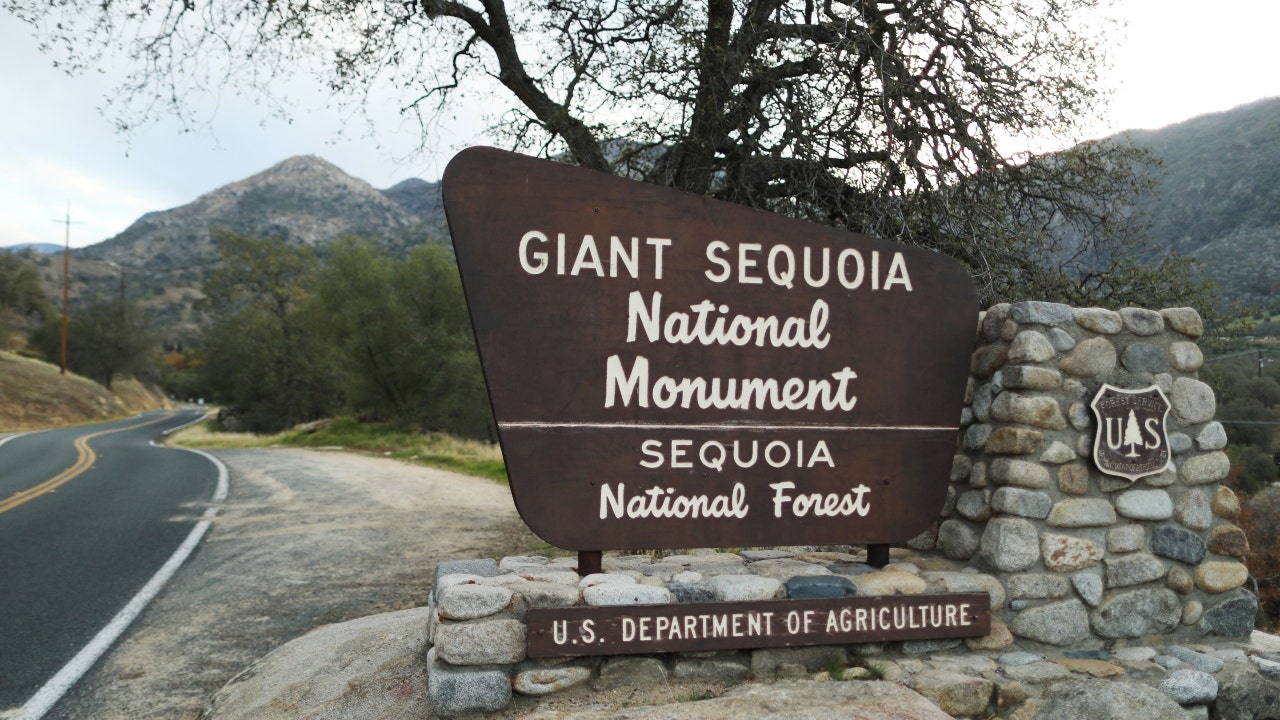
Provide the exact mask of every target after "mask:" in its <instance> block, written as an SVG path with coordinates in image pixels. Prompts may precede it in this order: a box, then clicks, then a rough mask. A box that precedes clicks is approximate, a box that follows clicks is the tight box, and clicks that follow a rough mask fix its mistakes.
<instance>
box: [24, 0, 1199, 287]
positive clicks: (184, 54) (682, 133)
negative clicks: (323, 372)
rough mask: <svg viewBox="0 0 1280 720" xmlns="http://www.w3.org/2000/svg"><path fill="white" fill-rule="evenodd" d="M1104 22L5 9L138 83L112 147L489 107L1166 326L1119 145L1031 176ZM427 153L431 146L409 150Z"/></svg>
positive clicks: (695, 3) (437, 1)
mask: <svg viewBox="0 0 1280 720" xmlns="http://www.w3.org/2000/svg"><path fill="white" fill-rule="evenodd" d="M1106 4H1107V2H1106V0H965V1H963V2H955V1H954V0H802V1H799V0H797V1H790V2H788V1H787V0H659V1H658V2H651V1H650V0H542V1H540V2H534V3H519V4H515V3H511V4H509V3H507V2H505V1H504V0H404V1H403V2H387V1H386V0H108V1H107V2H101V3H95V4H93V5H92V6H86V5H85V4H84V3H80V2H76V1H75V0H0V6H3V7H5V8H7V9H8V10H9V11H10V12H12V13H14V14H15V15H16V16H17V17H20V18H22V19H25V20H28V21H29V22H31V23H32V24H33V25H35V26H36V27H37V28H38V32H39V34H40V37H41V38H42V41H43V42H44V44H45V46H46V47H47V48H48V49H49V51H50V52H51V53H52V54H53V55H54V56H55V58H56V60H57V62H59V63H61V64H63V65H64V66H66V67H69V68H72V69H75V68H86V67H91V66H93V65H94V64H95V63H97V62H98V61H99V59H100V58H101V57H103V56H104V55H106V54H111V55H113V56H115V55H124V56H126V57H127V58H128V59H129V61H130V66H131V67H132V68H133V72H132V74H131V75H130V76H129V79H128V81H127V82H126V83H125V85H124V87H123V88H121V90H120V92H119V93H117V94H116V95H114V96H113V97H114V99H116V100H118V101H119V104H118V106H117V107H118V110H119V113H118V115H117V117H118V118H119V123H120V125H121V126H122V127H126V128H127V127H130V126H132V125H134V124H136V123H138V122H141V121H145V120H146V119H148V118H150V117H153V116H154V115H155V114H156V113H158V112H165V111H168V110H172V111H175V112H178V113H179V114H181V113H183V112H185V111H187V110H188V109H189V108H190V103H189V96H190V94H191V93H195V92H199V90H197V88H202V87H219V88H228V89H234V90H236V91H241V92H260V93H261V96H262V97H265V98H268V99H274V100H275V101H276V105H275V106H274V107H275V108H277V109H278V110H280V111H282V112H285V111H287V108H288V104H287V102H286V101H282V100H281V99H280V95H279V94H278V93H279V91H280V89H281V87H283V82H282V81H284V80H287V79H288V78H289V77H290V76H291V75H292V74H294V73H296V72H298V71H299V69H300V68H303V69H307V70H309V71H311V72H314V74H315V75H316V76H318V77H319V78H320V79H321V80H322V81H323V82H324V83H325V84H326V86H327V87H328V88H329V89H330V90H331V91H332V92H333V94H334V96H335V97H336V98H345V99H346V100H348V101H350V102H353V103H354V104H356V105H357V106H358V105H359V104H360V103H361V102H363V101H364V100H366V99H367V98H368V97H369V93H370V92H371V88H375V87H391V88H394V89H395V91H396V92H397V93H398V94H399V97H400V98H401V99H402V104H403V107H404V108H405V111H406V112H408V113H410V114H411V115H412V116H414V117H417V118H419V119H420V120H422V121H424V123H426V125H425V126H424V127H425V128H429V121H430V120H431V118H432V117H434V116H436V114H437V113H440V112H444V111H448V110H449V109H450V108H451V107H452V105H451V103H453V102H455V101H460V100H461V101H468V102H474V101H476V100H483V101H487V102H490V103H491V106H492V107H493V108H494V112H493V114H492V121H493V128H492V130H493V131H494V132H495V133H497V135H498V137H500V138H502V140H503V142H505V143H506V144H507V145H509V146H510V147H512V148H513V149H517V150H522V151H526V152H532V153H536V154H542V155H546V156H552V157H560V158H564V159H567V160H569V161H571V162H575V163H578V164H580V165H582V166H584V167H588V168H592V169H596V170H600V171H604V172H609V173H615V174H620V175H627V176H631V177H635V178H638V179H642V180H646V181H649V182H654V183H659V184H662V185H665V186H670V187H674V188H678V189H681V190H686V191H689V192H693V193H699V194H703V195H708V196H711V197H715V198H720V199H723V200H727V201H731V202H735V203H741V204H744V205H749V206H752V207H757V208H762V209H766V210H770V211H774V212H779V213H785V214H787V215H790V216H794V217H799V218H804V219H809V220H813V221H816V222H820V223H825V224H830V225H834V226H838V227H844V228H848V229H851V230H855V231H860V232H865V233H868V234H872V235H877V236H880V237H885V238H889V239H895V240H900V241H903V242H907V243H911V244H915V245H919V246H923V247H927V248H932V249H936V250H938V251H941V252H944V253H947V254H949V255H951V256H953V257H955V258H957V259H959V260H960V261H961V262H963V263H964V264H965V265H966V266H967V267H968V269H969V270H970V271H971V273H972V274H973V276H974V278H975V279H976V280H977V281H978V284H979V288H980V290H981V292H982V295H983V298H984V300H985V301H987V302H994V301H997V300H1006V299H1025V298H1028V297H1035V298H1038V299H1043V300H1061V301H1065V302H1071V303H1074V304H1084V303H1099V304H1105V305H1109V306H1112V307H1115V306H1120V305H1124V304H1126V303H1136V304H1142V305H1148V306H1154V307H1161V306H1166V305H1171V304H1183V303H1187V302H1189V301H1191V300H1193V299H1195V297H1196V295H1197V293H1199V292H1200V291H1201V290H1202V289H1203V287H1202V285H1201V284H1200V283H1198V282H1196V281H1195V278H1194V276H1193V275H1194V273H1193V267H1192V266H1191V265H1190V264H1189V263H1188V261H1186V260H1183V259H1179V258H1177V257H1171V256H1164V255H1159V254H1157V255H1156V256H1154V258H1153V256H1152V255H1151V252H1150V250H1149V249H1147V248H1144V247H1142V245H1141V242H1140V239H1141V237H1142V233H1143V232H1144V227H1143V223H1142V222H1141V219H1140V218H1136V217H1135V216H1134V215H1133V213H1132V212H1131V210H1132V200H1133V198H1134V196H1135V194H1136V193H1140V192H1142V191H1143V190H1144V189H1145V188H1146V187H1147V184H1148V183H1149V182H1150V175H1149V174H1148V173H1147V170H1146V168H1144V167H1143V163H1144V156H1143V154H1142V153H1140V152H1138V151H1136V150H1134V149H1133V148H1131V147H1129V146H1126V145H1125V144H1123V143H1118V142H1091V143H1080V144H1076V145H1075V146H1074V147H1072V148H1071V149H1069V150H1066V151H1063V152H1059V153H1054V154H1050V155H1044V156H1035V155H1032V154H1029V153H1014V154H1011V153H1007V152H1004V151H1003V150H1002V141H1004V140H1006V139H1008V138H1012V137H1029V136H1035V137H1058V138H1068V139H1075V138H1077V137H1079V135H1080V134H1081V128H1082V127H1083V124H1084V122H1085V121H1087V120H1089V119H1091V118H1092V117H1093V116H1094V114H1095V113H1096V111H1097V110H1098V109H1099V107H1100V103H1101V101H1102V100H1103V97H1102V95H1101V93H1100V91H1099V89H1098V82H1097V81H1098V74H1099V70H1100V68H1101V67H1102V66H1103V63H1104V62H1105V61H1106V50H1107V43H1108V38H1109V34H1108V32H1107V30H1108V27H1109V25H1108V23H1107V22H1106V20H1105V18H1104V17H1103V11H1104V9H1105V7H1106ZM423 143H424V144H429V143H430V140H429V134H428V133H427V132H426V130H425V129H424V135H423Z"/></svg>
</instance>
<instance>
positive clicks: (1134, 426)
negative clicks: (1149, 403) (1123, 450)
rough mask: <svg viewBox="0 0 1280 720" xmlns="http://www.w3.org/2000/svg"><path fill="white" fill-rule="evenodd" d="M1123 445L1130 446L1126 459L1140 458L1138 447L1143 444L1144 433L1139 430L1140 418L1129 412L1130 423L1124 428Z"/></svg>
mask: <svg viewBox="0 0 1280 720" xmlns="http://www.w3.org/2000/svg"><path fill="white" fill-rule="evenodd" d="M1122 444H1123V445H1128V446H1129V453H1128V454H1127V455H1125V457H1130V458H1136V457H1138V448H1137V446H1138V445H1141V444H1142V431H1141V430H1140V429H1139V428H1138V416H1137V415H1134V414H1133V411H1132V410H1130V411H1129V421H1128V423H1126V424H1125V426H1124V442H1123V443H1122Z"/></svg>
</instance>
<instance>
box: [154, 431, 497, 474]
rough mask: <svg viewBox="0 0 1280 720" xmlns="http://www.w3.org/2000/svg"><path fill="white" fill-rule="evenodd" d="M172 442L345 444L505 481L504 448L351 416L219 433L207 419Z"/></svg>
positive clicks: (224, 445) (238, 445)
mask: <svg viewBox="0 0 1280 720" xmlns="http://www.w3.org/2000/svg"><path fill="white" fill-rule="evenodd" d="M169 442H170V443H171V444H174V445H182V446H185V447H193V448H243V447H272V446H277V445H284V446H290V447H309V448H321V447H323V448H342V449H344V450H351V451H354V452H363V453H368V454H372V455H381V456H383V457H390V458H395V459H397V460H404V461H406V462H411V463H415V464H418V465H426V466H428V467H436V468H442V469H445V470H453V471H454V472H460V473H464V474H467V475H475V476H477V477H485V478H489V479H492V480H498V481H501V482H506V479H507V472H506V466H505V465H504V464H503V461H502V450H501V449H500V448H499V447H498V446H497V445H491V444H489V443H483V442H477V441H475V440H467V439H465V438H458V437H454V436H452V435H446V434H444V433H436V432H432V433H421V432H417V431H414V430H410V429H406V428H403V427H400V426H397V425H393V424H387V423H361V422H358V421H356V420H354V419H352V418H338V419H336V420H334V421H332V422H329V421H325V422H319V423H308V424H307V425H305V426H299V427H297V428H294V429H292V430H286V431H285V432H282V433H276V434H274V435H254V434H251V433H224V432H217V431H215V430H214V426H213V423H212V422H203V423H199V424H197V425H193V426H191V427H189V428H187V429H185V430H183V431H181V432H179V433H176V434H175V435H174V436H173V437H171V438H169Z"/></svg>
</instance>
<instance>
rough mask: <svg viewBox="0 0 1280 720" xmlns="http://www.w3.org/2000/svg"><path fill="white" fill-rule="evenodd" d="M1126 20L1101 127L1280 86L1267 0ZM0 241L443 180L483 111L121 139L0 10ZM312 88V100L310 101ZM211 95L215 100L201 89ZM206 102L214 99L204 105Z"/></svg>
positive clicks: (262, 116) (232, 113)
mask: <svg viewBox="0 0 1280 720" xmlns="http://www.w3.org/2000/svg"><path fill="white" fill-rule="evenodd" d="M1117 4H1118V11H1119V15H1120V16H1121V18H1122V19H1123V20H1125V21H1127V23H1128V26H1127V29H1126V30H1125V31H1124V36H1123V41H1122V44H1121V45H1120V46H1119V47H1118V48H1117V49H1116V50H1115V54H1114V62H1113V63H1112V64H1111V68H1110V71H1111V76H1110V78H1109V80H1108V83H1109V84H1110V85H1111V86H1112V87H1113V88H1114V90H1115V95H1114V99H1113V103H1112V107H1111V112H1110V117H1109V118H1108V121H1107V122H1106V123H1104V124H1103V125H1101V126H1099V127H1097V128H1096V129H1095V130H1096V131H1095V132H1094V133H1092V134H1093V135H1094V136H1096V137H1101V136H1104V135H1109V134H1112V133H1114V132H1118V131H1121V130H1126V129H1133V128H1157V127H1163V126H1165V125H1169V124H1172V123H1175V122H1179V121H1182V120H1186V119H1189V118H1191V117H1195V116H1197V115H1202V114H1205V113H1211V112H1220V111H1223V110H1228V109H1230V108H1232V107H1235V106H1237V105H1241V104H1244V103H1247V102H1250V101H1253V100H1256V99H1259V98H1266V97H1275V96H1280V73H1277V72H1275V71H1274V70H1273V68H1274V65H1273V64H1272V63H1273V58H1272V48H1273V47H1274V34H1275V31H1276V27H1277V26H1280V22H1277V21H1280V3H1276V2H1275V0H1222V1H1220V2H1217V3H1214V4H1212V12H1211V13H1210V12H1209V7H1210V6H1208V5H1206V4H1205V3H1204V2H1203V1H1202V0H1201V1H1198V2H1192V0H1118V3H1117ZM0 68H4V70H3V72H2V73H0V98H2V99H3V106H4V109H3V111H0V246H4V245H12V244H16V243H22V242H57V243H61V242H62V240H63V231H64V228H63V227H62V226H59V225H57V224H55V223H54V222H53V221H54V219H60V218H62V217H63V216H64V214H65V213H66V211H67V206H68V203H69V204H70V210H71V219H72V220H73V221H77V222H79V223H82V224H76V225H72V226H71V244H72V246H73V247H81V246H84V245H88V244H91V243H94V242H98V241H101V240H105V239H107V238H110V237H112V236H114V235H115V234H117V233H119V232H121V231H122V230H124V229H125V228H126V227H128V226H129V224H130V223H132V222H133V221H134V220H135V219H137V218H138V216H140V215H142V214H143V213H146V212H149V211H152V210H165V209H168V208H172V207H176V206H179V205H183V204H186V203H188V202H190V201H192V200H194V199H195V198H196V197H197V196H199V195H200V194H202V193H205V192H208V191H210V190H213V189H215V188H217V187H219V186H221V185H224V184H226V183H229V182H233V181H235V180H240V179H243V178H245V177H248V176H249V175H252V174H254V173H256V172H259V171H261V170H263V169H266V168H267V167H269V166H271V165H273V164H275V163H277V162H279V161H280V160H283V159H285V158H287V157H290V156H293V155H300V154H316V155H320V156H322V157H324V158H326V159H327V160H329V161H330V162H333V163H334V164H336V165H337V166H339V167H341V168H342V169H343V170H344V171H346V172H347V173H348V174H351V175H353V176H355V177H358V178H362V179H364V180H366V181H368V182H370V183H371V184H372V185H373V186H374V187H378V188H386V187H390V186H391V185H394V184H395V183H397V182H399V181H401V180H404V179H406V178H409V177H421V178H423V179H426V180H433V181H434V180H438V179H439V177H440V172H441V171H442V170H443V168H444V165H445V163H447V162H448V159H449V158H450V157H451V156H452V155H453V153H454V152H456V151H457V150H458V149H460V148H462V147H465V146H467V145H470V144H477V143H483V142H485V139H484V138H483V136H481V135H480V127H479V126H480V122H479V120H478V118H479V117H480V114H481V112H482V111H481V109H471V111H470V112H463V113H460V114H461V115H462V116H463V117H462V119H461V120H459V121H457V122H452V123H448V124H445V125H443V126H442V127H441V128H439V129H438V132H437V133H436V135H435V136H434V137H432V138H431V139H430V141H429V143H428V144H429V145H430V146H431V147H432V148H434V149H433V151H432V152H430V153H428V154H424V155H421V156H418V157H415V158H412V159H410V160H405V158H406V157H408V156H410V155H411V154H412V151H413V149H414V148H416V147H417V146H418V143H419V137H418V134H417V128H416V124H414V125H408V124H406V123H404V122H403V121H402V120H401V119H399V117H398V115H397V113H396V107H395V104H394V102H393V101H392V100H391V99H385V100H384V101H383V102H382V103H381V105H382V106H381V107H379V106H378V104H375V106H374V107H373V108H371V111H370V112H371V114H372V115H374V116H375V117H376V118H377V127H376V130H377V135H376V137H371V136H369V135H368V133H367V132H365V130H364V126H363V121H360V120H356V121H353V120H351V119H350V118H347V117H344V115H343V114H341V113H339V112H338V111H335V110H327V109H325V104H326V103H325V98H324V97H323V95H322V94H321V93H319V92H313V93H309V94H308V93H306V92H305V90H304V91H301V93H302V96H303V99H302V104H301V108H302V111H300V112H297V113H296V114H295V117H294V119H293V121H292V122H291V123H285V122H283V121H278V120H270V119H267V117H266V113H265V112H264V110H263V109H262V108H260V107H257V106H254V105H252V104H249V103H246V102H244V101H241V100H239V99H236V98H225V97H224V98H219V99H217V110H216V114H214V115H213V119H212V122H211V127H209V128H203V129H198V130H196V131H195V132H187V133H182V132H180V131H181V126H180V125H179V124H178V123H177V122H176V121H173V120H168V119H166V120H162V121H161V122H159V123H158V124H156V125H153V126H150V127H147V128H146V129H144V130H141V131H138V132H135V133H133V134H130V135H127V136H124V135H120V134H117V133H116V132H115V131H114V129H113V127H112V124H111V122H110V120H109V118H106V117H103V116H102V115H100V114H99V113H98V111H97V108H98V107H99V106H100V105H101V104H102V101H103V96H104V93H106V92H108V91H109V90H110V89H111V87H112V83H111V82H110V79H109V75H110V68H107V69H106V70H107V73H106V76H104V75H100V74H96V73H95V74H92V75H88V76H78V77H68V76H67V75H65V74H64V73H63V72H62V71H60V70H57V69H54V68H53V67H52V65H51V62H50V60H49V59H48V58H47V57H45V56H43V55H41V54H40V53H39V52H38V50H37V48H36V41H35V40H34V39H33V38H32V37H31V34H30V31H29V30H28V28H27V26H26V25H24V24H22V23H20V22H18V21H17V20H15V19H14V18H12V17H11V16H9V15H8V14H7V13H3V12H0ZM308 98H309V100H308ZM210 102H211V103H212V102H213V99H212V98H210ZM210 107H212V104H211V105H210Z"/></svg>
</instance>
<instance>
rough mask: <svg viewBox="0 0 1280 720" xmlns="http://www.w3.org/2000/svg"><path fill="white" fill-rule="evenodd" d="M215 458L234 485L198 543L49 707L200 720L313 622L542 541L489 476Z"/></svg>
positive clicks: (357, 460)
mask: <svg viewBox="0 0 1280 720" xmlns="http://www.w3.org/2000/svg"><path fill="white" fill-rule="evenodd" d="M214 454H215V455H217V456H218V457H219V458H221V459H222V460H223V461H224V462H225V463H226V464H227V466H228V468H229V469H230V471H231V491H230V495H229V497H228V499H227V501H226V502H225V503H224V505H223V507H222V508H221V511H220V512H219V514H218V516H217V519H216V520H215V522H214V525H213V527H212V528H211V529H210V531H209V533H208V535H206V537H205V540H204V542H203V543H202V545H201V547H200V548H199V549H198V550H197V551H196V553H195V554H194V555H193V556H192V557H191V558H190V559H189V560H188V561H187V563H186V564H185V565H184V566H183V568H182V569H181V570H180V571H179V572H178V574H177V575H176V576H175V577H174V579H173V580H172V581H171V582H170V584H169V585H168V586H167V587H166V589H165V590H164V591H163V592H162V593H161V594H160V596H159V597H157V598H156V600H155V601H154V602H153V603H152V604H151V606H150V607H149V608H148V609H147V610H146V611H145V612H144V613H143V615H142V616H141V617H140V618H139V619H138V621H137V622H136V623H135V624H134V626H133V627H132V628H131V629H130V630H129V631H128V632H127V633H126V635H125V636H124V638H123V640H122V641H121V642H120V643H119V644H118V645H117V646H116V647H115V648H114V649H113V650H112V651H111V652H110V653H109V654H108V655H107V656H106V657H105V658H104V660H103V661H101V662H100V663H98V665H97V666H96V667H95V668H94V669H93V670H92V671H91V672H90V673H89V674H88V675H86V676H85V678H84V679H83V680H81V682H80V683H79V684H78V685H77V686H76V687H75V688H74V689H73V690H72V691H71V692H70V693H69V694H68V695H67V697H66V698H64V699H63V701H62V702H60V703H59V704H58V705H57V706H56V707H55V708H54V710H53V711H52V712H50V713H49V714H48V715H47V716H46V717H48V718H58V719H60V720H69V719H77V720H89V719H90V718H92V719H93V720H194V719H195V718H196V717H197V716H198V715H199V713H200V710H201V709H202V708H203V706H204V703H205V701H206V700H207V699H208V698H209V696H210V695H212V694H213V693H214V692H215V691H216V690H218V688H220V687H221V686H222V685H223V684H225V683H226V682H227V680H229V679H230V678H231V677H232V676H234V675H235V674H236V673H238V672H240V671H241V670H242V669H244V668H245V667H246V666H248V665H249V664H250V663H252V662H253V661H254V660H256V659H258V658H259V657H261V656H262V655H265V654H266V653H267V652H269V651H270V650H272V649H273V648H275V647H278V646H279V645H281V644H283V643H285V642H287V641H289V640H291V639H293V638H295V637H297V636H299V635H301V634H303V633H305V632H306V631H308V630H310V629H312V628H314V627H316V626H318V625H324V624H328V623H333V622H341V621H344V620H349V619H352V618H356V617H361V616H365V615H371V614H374V613H380V612H387V611H391V610H399V609H404V608H409V607H416V606H420V605H424V604H426V602H427V596H428V593H429V592H430V587H431V580H432V574H433V572H434V569H435V563H436V561H437V560H440V559H453V558H478V557H501V556H503V555H508V554H514V553H518V552H521V551H528V550H529V549H530V548H536V547H538V546H539V541H538V540H537V539H536V538H535V537H534V536H533V535H532V534H530V533H529V531H528V530H527V529H526V528H525V526H524V524H523V523H522V522H520V520H519V518H518V516H517V514H516V511H515V506H514V505H513V504H512V501H511V493H510V491H509V490H508V489H507V487H506V486H505V485H501V484H498V483H495V482H491V481H488V480H481V479H476V478H471V477H466V476H462V475H456V474H453V473H448V472H444V471H439V470H432V469H428V468H422V467H418V466H412V465H407V464H404V463H401V462H397V461H393V460H385V459H380V458H373V457H367V456H361V455H354V454H349V453H344V452H326V451H314V450H296V449H270V450H219V451H214ZM189 511H190V513H191V514H192V515H199V514H200V513H201V512H203V511H204V507H203V506H201V507H191V508H189ZM177 519H179V518H175V520H177Z"/></svg>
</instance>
